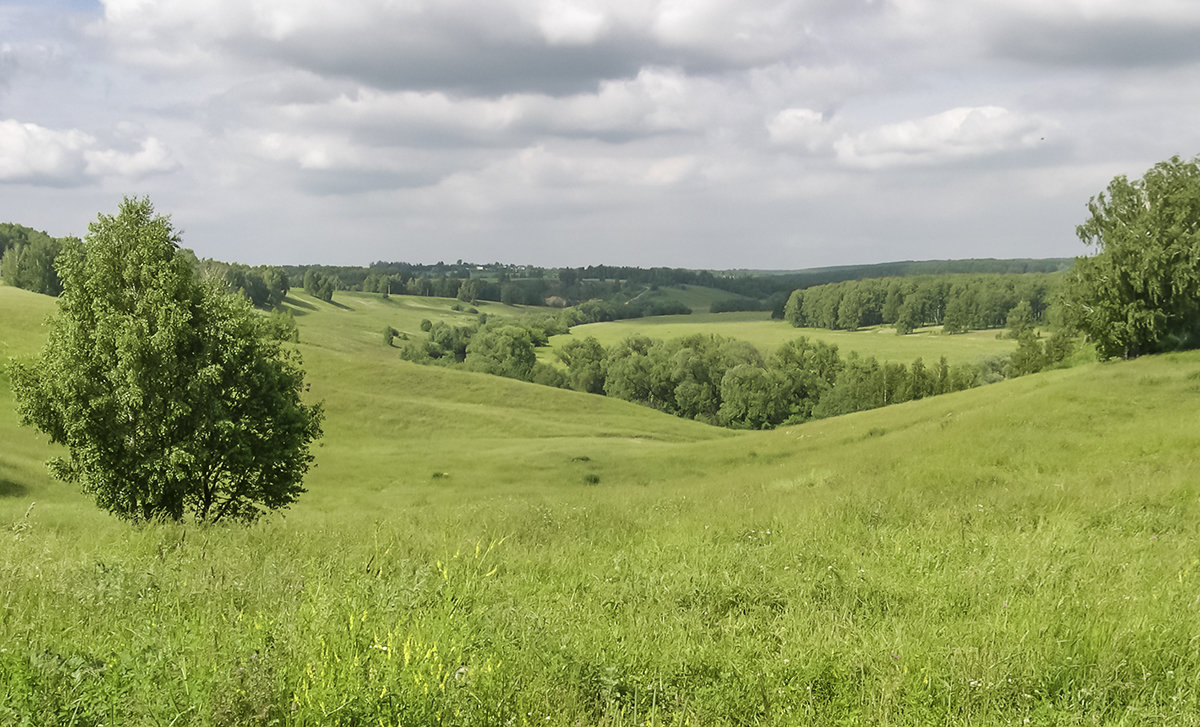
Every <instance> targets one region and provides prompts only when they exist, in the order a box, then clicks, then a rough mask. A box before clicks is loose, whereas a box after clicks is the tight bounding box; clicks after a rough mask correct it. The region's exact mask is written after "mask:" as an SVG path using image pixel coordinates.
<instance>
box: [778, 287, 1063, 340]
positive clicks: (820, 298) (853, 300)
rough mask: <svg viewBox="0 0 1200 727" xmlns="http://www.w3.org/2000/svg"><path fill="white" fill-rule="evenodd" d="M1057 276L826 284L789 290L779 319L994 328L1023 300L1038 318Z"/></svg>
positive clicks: (904, 330)
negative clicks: (790, 291) (790, 292)
mask: <svg viewBox="0 0 1200 727" xmlns="http://www.w3.org/2000/svg"><path fill="white" fill-rule="evenodd" d="M1060 277H1061V276H1059V275H1048V274H1019V275H1018V274H1005V275H1000V274H995V275H962V274H958V275H940V276H930V275H925V276H918V277H911V278H902V279H896V278H881V279H865V280H850V281H843V282H837V283H827V284H824V285H818V286H814V287H812V288H806V289H798V290H795V291H792V294H791V296H790V297H789V298H788V300H787V302H786V303H785V305H784V308H783V318H784V319H785V320H786V321H788V322H789V323H791V324H792V325H793V326H796V327H798V328H804V327H810V328H828V329H831V330H849V331H853V330H855V329H857V328H860V327H864V326H876V325H880V324H883V325H894V326H895V328H896V332H897V333H899V334H902V335H904V334H908V333H912V332H913V331H915V330H916V329H918V328H921V327H924V326H937V325H940V326H943V332H945V333H963V332H965V331H967V330H971V329H984V328H999V327H1000V326H1003V325H1005V322H1006V319H1007V316H1008V314H1009V312H1010V311H1011V310H1012V309H1013V308H1014V307H1016V306H1017V305H1019V304H1020V302H1021V301H1026V302H1027V303H1028V304H1029V305H1030V311H1029V314H1030V317H1031V319H1032V320H1035V321H1036V320H1040V319H1041V318H1042V316H1043V315H1044V313H1045V310H1046V308H1047V307H1048V306H1049V304H1050V300H1051V298H1052V297H1053V295H1054V292H1055V291H1056V290H1057V287H1058V281H1059V278H1060Z"/></svg>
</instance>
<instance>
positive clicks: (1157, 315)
mask: <svg viewBox="0 0 1200 727" xmlns="http://www.w3.org/2000/svg"><path fill="white" fill-rule="evenodd" d="M1088 211H1089V212H1090V213H1091V216H1090V217H1089V218H1088V220H1087V221H1086V222H1084V223H1083V224H1082V225H1080V226H1079V227H1078V228H1077V229H1076V233H1077V234H1078V235H1079V239H1080V240H1082V241H1083V242H1084V244H1086V245H1090V246H1092V247H1094V248H1096V254H1095V255H1093V256H1091V257H1082V258H1078V259H1076V261H1075V266H1074V268H1072V270H1071V272H1070V274H1069V276H1068V281H1067V286H1066V295H1065V297H1066V304H1067V306H1068V309H1069V310H1070V311H1071V313H1072V314H1073V316H1074V323H1075V325H1077V326H1078V327H1079V329H1080V330H1081V331H1082V332H1083V333H1084V335H1085V336H1087V338H1088V340H1090V341H1092V342H1093V343H1095V345H1096V350H1097V352H1098V353H1099V354H1100V356H1101V357H1102V358H1112V357H1116V356H1122V357H1125V358H1132V357H1134V356H1140V355H1142V354H1146V353H1155V352H1159V351H1168V350H1174V349H1180V348H1195V347H1197V346H1200V156H1198V157H1196V158H1194V159H1190V160H1184V159H1180V158H1179V157H1178V156H1175V157H1172V158H1171V159H1169V160H1167V161H1165V162H1160V163H1158V164H1156V165H1154V167H1153V168H1152V169H1150V170H1149V171H1147V172H1146V173H1145V174H1144V175H1143V176H1142V178H1141V179H1135V180H1132V181H1131V180H1129V179H1128V178H1126V177H1125V176H1119V177H1116V178H1115V179H1113V180H1112V182H1110V183H1109V185H1108V189H1107V190H1106V191H1105V192H1102V193H1100V194H1099V195H1097V196H1095V197H1093V198H1092V199H1091V201H1089V202H1088Z"/></svg>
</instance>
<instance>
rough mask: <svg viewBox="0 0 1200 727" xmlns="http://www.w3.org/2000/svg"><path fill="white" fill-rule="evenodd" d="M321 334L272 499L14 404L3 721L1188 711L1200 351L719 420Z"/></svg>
mask: <svg viewBox="0 0 1200 727" xmlns="http://www.w3.org/2000/svg"><path fill="white" fill-rule="evenodd" d="M301 325H302V327H303V326H304V325H305V323H304V320H303V318H302V320H301ZM328 335H329V338H323V339H322V340H321V341H317V342H313V343H310V344H302V349H303V350H304V354H305V357H306V358H305V360H306V363H307V364H308V365H309V367H310V372H311V373H312V375H313V378H314V390H317V392H318V393H319V394H320V395H321V396H323V397H324V398H325V399H326V401H327V403H328V405H329V412H330V416H329V420H328V422H327V431H328V435H327V437H326V440H325V447H324V448H323V449H322V450H321V453H320V466H319V468H318V469H317V470H316V471H315V472H314V473H313V475H312V477H311V478H310V480H309V487H310V489H311V492H309V493H308V494H307V495H306V496H305V497H303V498H301V500H300V501H299V503H298V504H297V506H296V507H295V508H294V509H293V510H292V511H290V512H289V513H288V514H287V515H286V517H275V518H273V519H271V520H270V521H269V522H265V523H261V524H259V525H257V526H254V527H252V528H240V527H228V528H226V527H211V528H203V529H201V528H195V527H188V526H179V525H154V526H147V527H141V528H130V527H129V526H127V525H125V524H123V523H120V522H118V521H115V520H112V519H111V518H109V517H108V516H107V515H104V514H103V513H101V512H99V511H97V510H95V508H94V507H93V506H92V505H91V504H90V503H88V502H86V501H84V499H83V498H82V497H80V496H79V495H76V494H74V493H71V492H70V490H69V488H67V487H66V486H63V485H59V484H54V483H50V482H49V481H48V480H46V478H45V475H43V474H41V473H40V472H36V471H34V470H33V469H32V468H27V467H26V465H25V462H26V460H27V459H30V458H31V457H33V456H34V454H36V455H37V456H41V453H40V452H38V453H34V454H29V453H30V452H32V450H30V449H27V448H26V445H27V444H28V445H29V446H30V447H32V446H34V445H36V444H37V442H38V440H37V438H36V437H34V436H33V435H31V434H30V433H29V432H28V431H27V430H18V429H15V428H9V424H4V425H3V426H4V427H5V429H4V434H5V437H6V438H5V440H4V442H5V443H4V444H3V445H0V465H3V466H5V467H8V469H6V470H4V471H5V472H7V473H8V474H6V475H4V476H5V477H7V478H9V479H10V480H12V479H20V480H21V481H20V483H19V485H20V488H21V489H20V490H9V491H7V492H4V493H0V604H2V608H3V618H2V619H0V723H4V724H15V725H21V724H28V725H45V724H107V725H125V724H132V725H143V724H145V725H170V724H175V725H182V724H198V725H233V724H237V725H243V724H272V723H275V724H295V725H327V724H343V725H360V724H385V725H389V724H405V725H429V724H446V725H460V724H499V725H503V724H513V725H574V724H581V725H616V724H639V725H644V724H663V725H683V724H694V725H710V724H777V725H793V724H855V723H858V724H891V725H918V724H921V725H923V724H971V725H989V724H996V725H1000V724H1004V725H1008V724H1023V723H1028V724H1035V725H1051V724H1053V725H1058V724H1129V725H1135V724H1185V725H1186V724H1197V723H1200V717H1198V716H1197V715H1200V695H1198V689H1200V637H1198V636H1197V635H1198V634H1200V606H1198V604H1200V581H1198V580H1197V578H1198V577H1200V573H1198V572H1197V569H1198V568H1200V559H1198V557H1200V553H1198V550H1197V544H1196V537H1197V534H1198V533H1197V531H1198V530H1200V525H1198V523H1200V485H1198V481H1197V474H1198V471H1197V455H1196V452H1198V451H1200V413H1198V410H1197V407H1196V406H1195V401H1196V397H1197V395H1200V355H1198V354H1186V355H1171V356H1163V357H1155V358H1151V359H1143V360H1138V361H1135V362H1131V363H1120V364H1112V365H1092V366H1084V367H1078V368H1074V369H1070V370H1064V371H1055V372H1050V373H1046V374H1039V375H1036V376H1031V377H1026V378H1022V379H1017V380H1013V381H1008V382H1004V383H1001V384H997V385H995V386H992V387H987V388H984V389H976V390H972V391H968V392H962V393H959V394H954V395H949V396H945V397H939V398H936V399H929V400H923V401H919V402H912V403H909V404H905V405H900V406H896V407H891V408H888V409H883V410H877V411H872V412H866V413H862V414H857V415H851V416H847V417H841V418H837V419H830V420H823V421H818V422H812V423H809V424H805V425H803V426H799V427H793V428H788V429H781V430H777V431H773V432H764V433H746V434H733V433H728V432H724V431H720V430H714V429H711V428H707V427H703V426H701V425H698V424H695V423H689V422H683V421H680V420H675V419H672V418H669V417H665V416H662V415H658V414H656V413H654V412H651V411H648V410H645V409H642V408H638V407H634V406H631V405H627V404H623V403H621V402H616V401H610V400H607V399H603V398H600V397H589V396H585V395H581V394H576V393H573V392H561V391H555V390H551V389H547V388H545V387H540V388H539V387H534V386H530V385H525V384H521V383H518V382H512V381H508V380H502V379H493V378H489V377H485V376H481V375H474V374H468V373H463V372H457V371H444V370H440V369H430V368H422V367H417V366H411V365H407V364H404V363H403V362H393V361H389V360H385V359H384V358H383V356H384V355H385V353H386V352H380V353H379V357H380V358H379V359H378V360H376V359H375V358H372V356H373V355H374V354H372V353H371V352H370V349H364V350H363V352H362V353H361V354H358V355H356V356H346V355H343V354H340V353H338V352H337V349H338V346H339V345H340V344H338V343H337V341H336V339H335V338H334V333H333V332H332V331H331V332H330V333H329V334H328ZM10 340H12V341H17V343H16V344H13V348H14V349H21V348H22V346H24V344H23V343H21V341H22V340H23V339H21V338H20V337H19V336H13V337H12V338H11V339H10ZM301 340H302V341H305V340H310V341H311V340H313V337H312V336H311V335H309V334H308V333H306V331H305V330H304V329H303V328H302V331H301ZM17 352H20V351H17ZM372 394H374V395H375V396H378V397H379V398H378V399H372V398H371V396H372ZM4 395H5V396H7V387H6V386H5V387H4ZM7 401H8V400H7V399H5V400H4V402H7ZM658 427H661V429H658ZM14 443H15V444H14ZM37 446H40V445H37ZM17 450H19V451H17ZM34 500H36V501H37V504H35V505H33V506H32V508H30V503H31V501H34ZM1026 720H1028V722H1026Z"/></svg>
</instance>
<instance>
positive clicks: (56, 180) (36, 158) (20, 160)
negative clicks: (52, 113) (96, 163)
mask: <svg viewBox="0 0 1200 727" xmlns="http://www.w3.org/2000/svg"><path fill="white" fill-rule="evenodd" d="M95 143H96V140H95V139H94V138H93V137H91V136H89V135H88V134H85V133H83V132H82V131H79V130H78V129H68V130H66V131H55V130H53V129H47V128H43V127H41V126H38V125H37V124H27V123H21V122H19V121H15V120H13V119H7V120H4V121H0V182H15V183H25V184H45V185H52V186H65V185H73V184H80V183H82V182H83V181H85V171H86V168H87V160H86V159H85V158H84V154H85V152H86V151H87V150H88V149H89V148H91V147H93V146H94V145H95Z"/></svg>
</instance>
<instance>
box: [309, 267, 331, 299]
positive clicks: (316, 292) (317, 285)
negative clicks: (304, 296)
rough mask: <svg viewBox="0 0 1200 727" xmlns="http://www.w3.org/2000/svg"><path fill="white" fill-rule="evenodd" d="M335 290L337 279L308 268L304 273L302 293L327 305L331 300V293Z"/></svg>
mask: <svg viewBox="0 0 1200 727" xmlns="http://www.w3.org/2000/svg"><path fill="white" fill-rule="evenodd" d="M336 289H337V279H336V278H334V277H333V276H332V275H326V274H325V273H322V272H320V271H318V270H314V269H312V268H309V269H308V270H306V271H304V292H305V293H308V294H309V295H311V296H312V297H314V298H317V299H318V300H323V301H325V302H326V303H329V302H331V301H332V300H333V291H334V290H336Z"/></svg>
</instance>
